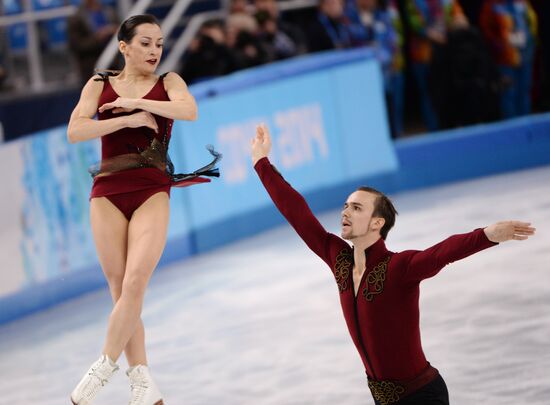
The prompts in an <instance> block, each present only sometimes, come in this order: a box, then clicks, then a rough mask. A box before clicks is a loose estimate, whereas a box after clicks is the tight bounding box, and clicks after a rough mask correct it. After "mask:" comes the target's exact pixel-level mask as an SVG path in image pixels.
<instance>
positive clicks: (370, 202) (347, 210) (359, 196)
mask: <svg viewBox="0 0 550 405" xmlns="http://www.w3.org/2000/svg"><path fill="white" fill-rule="evenodd" d="M377 198H378V197H377V196H376V195H375V194H372V193H369V192H367V191H355V192H353V193H352V194H350V196H349V197H348V199H347V200H346V202H345V204H344V209H343V210H342V238H343V239H346V240H353V239H357V238H360V237H362V236H366V235H367V234H368V233H369V232H376V230H375V229H372V228H373V226H372V225H373V221H375V220H376V218H373V217H372V213H373V211H374V204H375V202H376V199H377Z"/></svg>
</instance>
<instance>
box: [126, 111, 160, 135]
mask: <svg viewBox="0 0 550 405" xmlns="http://www.w3.org/2000/svg"><path fill="white" fill-rule="evenodd" d="M125 118H126V119H127V123H126V126H127V127H128V128H139V127H147V128H151V129H152V130H153V131H155V132H156V133H157V134H158V132H159V127H158V125H157V121H156V120H155V117H153V114H151V113H150V112H147V111H140V112H138V113H135V114H132V115H128V116H126V117H125Z"/></svg>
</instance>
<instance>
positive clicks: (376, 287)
mask: <svg viewBox="0 0 550 405" xmlns="http://www.w3.org/2000/svg"><path fill="white" fill-rule="evenodd" d="M389 261H390V256H388V257H386V258H385V259H384V260H383V261H381V262H380V263H378V264H377V265H376V266H375V267H374V269H372V271H371V272H370V273H369V274H367V283H366V286H365V288H363V297H365V299H366V300H367V301H372V300H373V299H374V297H375V296H376V295H378V294H380V293H381V292H382V291H384V282H385V281H386V271H387V270H388V262H389Z"/></svg>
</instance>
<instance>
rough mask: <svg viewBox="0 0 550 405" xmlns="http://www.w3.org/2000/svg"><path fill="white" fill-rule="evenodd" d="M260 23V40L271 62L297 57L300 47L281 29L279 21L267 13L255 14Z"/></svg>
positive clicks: (259, 12)
mask: <svg viewBox="0 0 550 405" xmlns="http://www.w3.org/2000/svg"><path fill="white" fill-rule="evenodd" d="M255 17H256V21H257V22H258V27H259V31H258V38H259V39H260V41H261V42H262V43H263V45H264V47H265V49H266V51H267V52H268V59H269V60H272V61H273V60H280V59H286V58H290V57H292V56H296V55H297V54H298V47H297V46H296V44H295V43H294V41H293V40H292V39H291V38H290V37H289V36H288V35H287V34H285V33H284V32H283V31H281V30H280V29H279V26H278V23H277V20H276V19H275V18H274V17H273V16H272V15H271V14H270V13H268V12H267V11H258V12H256V14H255Z"/></svg>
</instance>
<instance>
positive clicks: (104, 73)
mask: <svg viewBox="0 0 550 405" xmlns="http://www.w3.org/2000/svg"><path fill="white" fill-rule="evenodd" d="M119 73H120V71H118V70H98V71H96V72H95V75H97V76H99V77H98V78H95V79H94V81H96V82H106V81H107V80H109V77H111V76H117V75H118V74H119Z"/></svg>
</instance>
